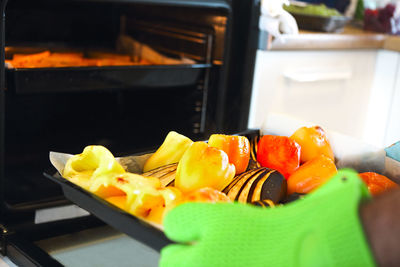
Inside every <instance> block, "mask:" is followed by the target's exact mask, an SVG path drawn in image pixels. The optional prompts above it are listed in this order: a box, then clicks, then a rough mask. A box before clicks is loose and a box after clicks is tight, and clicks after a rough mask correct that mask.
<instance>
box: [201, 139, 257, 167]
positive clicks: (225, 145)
mask: <svg viewBox="0 0 400 267" xmlns="http://www.w3.org/2000/svg"><path fill="white" fill-rule="evenodd" d="M208 145H209V146H211V147H216V148H219V149H221V150H223V151H224V152H225V153H226V154H227V155H228V158H229V162H230V163H232V164H233V165H235V169H236V174H240V173H242V172H244V171H245V170H246V169H247V165H248V164H249V158H250V143H249V140H248V139H247V137H246V136H238V135H224V134H213V135H211V136H210V139H209V140H208Z"/></svg>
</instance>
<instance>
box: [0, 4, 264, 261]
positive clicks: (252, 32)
mask: <svg viewBox="0 0 400 267" xmlns="http://www.w3.org/2000/svg"><path fill="white" fill-rule="evenodd" d="M0 2H1V11H2V14H3V16H2V21H1V36H0V44H1V49H0V52H1V55H0V59H1V62H0V71H1V72H0V89H1V90H0V114H1V115H0V183H1V184H0V200H1V201H0V203H1V209H0V212H1V213H0V227H1V228H2V232H1V233H0V251H1V253H2V254H3V255H6V256H8V257H9V258H10V259H11V260H12V261H13V262H15V263H17V264H18V265H21V266H29V265H32V266H35V265H36V266H55V265H62V264H65V265H68V262H60V261H59V260H56V259H55V258H54V257H52V256H51V255H50V254H51V253H49V250H52V251H54V250H56V248H55V247H57V245H55V244H56V243H57V242H58V243H57V244H67V243H68V242H70V243H71V242H72V243H74V242H76V239H73V238H72V239H71V238H70V239H69V240H67V239H66V237H65V235H66V234H68V235H69V236H71V235H72V236H74V235H75V236H76V237H79V238H77V239H79V240H80V238H81V237H82V236H86V237H88V240H91V239H90V238H91V237H93V236H96V237H99V236H98V235H96V234H94V233H95V232H96V231H94V230H93V229H102V230H101V231H100V232H101V234H100V237H99V239H100V240H102V242H100V243H99V244H100V245H99V246H100V247H101V246H102V245H101V244H109V248H112V247H115V246H116V245H115V243H113V242H111V241H113V240H114V241H115V240H120V241H118V242H120V243H118V244H120V246H121V247H124V248H125V247H129V245H126V243H129V244H130V245H132V244H133V245H132V246H133V247H135V248H136V251H137V254H138V257H140V255H141V256H143V255H147V254H146V253H150V254H149V255H150V256H149V257H153V256H154V255H157V253H155V252H154V251H150V252H149V250H148V248H146V247H145V246H143V244H141V243H139V242H136V243H135V241H134V240H131V239H130V238H127V237H126V236H122V235H121V234H120V233H118V232H116V231H115V230H112V229H111V228H109V227H108V226H106V225H105V224H104V222H102V221H101V220H99V219H97V218H96V217H95V216H90V215H88V213H86V212H85V211H83V210H80V209H79V208H77V207H76V206H74V205H73V204H72V203H71V202H70V201H68V200H67V199H66V198H65V197H64V194H63V192H62V190H61V188H60V186H59V185H58V184H56V183H54V182H52V181H50V180H49V179H46V178H45V177H44V176H43V171H44V170H46V168H48V167H49V166H50V163H49V158H48V154H49V151H62V152H66V153H71V154H75V153H78V152H80V151H81V150H82V148H83V147H84V146H86V145H88V144H100V145H104V146H106V147H107V148H109V149H110V150H111V151H113V153H114V154H115V155H120V156H123V155H130V154H134V153H137V152H141V151H149V150H151V149H153V148H154V146H155V145H157V144H159V143H161V141H162V140H163V138H164V136H165V135H166V134H167V133H168V132H169V131H170V130H175V131H178V132H180V133H182V134H184V135H186V136H188V137H190V138H192V139H193V140H204V139H206V138H207V137H208V136H209V135H210V134H211V133H217V132H223V133H236V132H240V131H244V130H246V129H247V124H248V116H249V107H250V98H251V89H252V80H253V70H254V62H255V54H256V50H257V46H258V36H259V30H258V18H259V12H260V3H259V1H258V0H232V1H230V0H59V1H51V0H38V1H31V0H8V1H7V0H1V1H0ZM82 231H83V232H84V234H82ZM97 232H98V231H97ZM115 236H117V237H118V238H117V237H115ZM57 238H58V241H57V242H56V241H55V240H56V239H57ZM49 240H53V242H50V241H49ZM60 240H61V241H60ZM74 240H75V241H74ZM110 240H111V241H110ZM121 240H122V241H121ZM82 242H84V241H82ZM87 242H89V243H90V242H91V241H87ZM121 242H122V243H121ZM132 242H133V243H132ZM121 244H122V245H121ZM124 244H125V245H124ZM71 246H72V245H71ZM74 246H75V247H76V246H78V247H79V244H74ZM66 251H67V252H68V251H71V250H66ZM100 251H101V250H100ZM131 251H132V250H127V249H126V251H125V256H127V257H129V256H130V255H131V254H130V253H132V252H131ZM64 252H65V251H64ZM67 252H65V253H66V254H65V253H64V254H63V255H67V256H65V257H66V258H67V259H73V258H74V257H85V256H84V255H86V256H87V257H89V258H90V257H92V259H93V258H94V257H93V256H91V255H92V254H90V250H88V251H86V250H84V252H82V253H81V254H79V253H78V254H71V255H69V254H68V253H67ZM93 253H97V252H93ZM74 255H75V256H74ZM76 255H80V256H76ZM82 255H83V256H82ZM88 255H89V256H88ZM151 255H153V256H151ZM115 257H116V258H117V259H121V255H118V253H117V254H116V256H115ZM154 257H157V256H154ZM95 258H96V259H97V260H99V259H100V260H99V262H101V261H102V260H101V259H102V258H104V259H107V258H108V257H107V255H98V256H97V257H95ZM144 258H145V259H144V260H143V262H142V264H143V265H146V257H144ZM137 259H139V258H137ZM123 261H127V262H128V263H130V264H131V265H135V264H134V262H135V257H133V256H132V258H131V259H126V257H125V258H124V260H123ZM105 262H107V261H105ZM103 264H105V263H104V262H103ZM110 264H111V263H110ZM121 264H122V261H121ZM122 265H123V264H122ZM138 265H141V264H138Z"/></svg>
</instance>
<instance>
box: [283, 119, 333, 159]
mask: <svg viewBox="0 0 400 267" xmlns="http://www.w3.org/2000/svg"><path fill="white" fill-rule="evenodd" d="M290 138H291V139H293V140H295V141H296V143H298V144H299V145H300V146H301V154H300V161H301V162H302V163H304V162H307V161H309V160H312V159H313V158H316V157H318V156H319V155H321V154H322V155H325V156H327V157H329V158H331V159H332V160H335V157H334V155H333V151H332V148H331V145H330V143H329V141H328V138H327V137H326V134H325V131H324V130H323V129H322V128H321V127H319V126H314V127H301V128H299V129H298V130H297V131H296V132H295V133H294V134H293V135H292V136H291V137H290Z"/></svg>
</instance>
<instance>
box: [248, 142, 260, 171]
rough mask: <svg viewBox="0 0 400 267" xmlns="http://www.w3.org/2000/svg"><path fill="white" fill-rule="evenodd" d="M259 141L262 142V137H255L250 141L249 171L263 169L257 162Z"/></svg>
mask: <svg viewBox="0 0 400 267" xmlns="http://www.w3.org/2000/svg"><path fill="white" fill-rule="evenodd" d="M259 140H260V137H259V136H255V137H254V138H253V139H251V141H250V159H249V165H248V166H247V170H248V171H249V170H252V169H257V168H260V167H261V165H260V163H259V162H258V161H257V147H258V141H259Z"/></svg>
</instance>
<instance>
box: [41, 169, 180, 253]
mask: <svg viewBox="0 0 400 267" xmlns="http://www.w3.org/2000/svg"><path fill="white" fill-rule="evenodd" d="M50 173H54V174H50ZM44 176H45V177H47V178H49V179H50V180H52V181H54V182H56V183H57V184H59V185H60V186H61V188H62V191H63V193H64V196H65V198H67V199H68V200H70V201H72V202H73V203H75V204H76V205H78V206H79V207H81V208H82V209H84V210H87V211H88V212H90V213H91V214H92V215H94V216H96V217H98V218H99V219H101V220H102V221H104V222H105V223H107V224H108V225H110V226H112V227H114V228H115V229H117V230H119V231H121V232H123V233H125V234H127V235H128V236H130V237H133V238H134V239H136V240H138V241H140V242H142V243H144V244H146V245H147V246H149V247H151V248H153V249H155V250H157V251H160V250H161V249H162V248H163V247H164V246H166V245H168V244H170V243H172V241H170V240H169V239H168V238H167V237H166V236H165V234H164V233H163V232H162V231H161V230H159V229H157V228H155V227H154V226H152V225H151V224H148V223H146V222H145V221H143V220H140V219H139V218H137V217H135V216H133V215H131V214H129V213H127V212H125V211H123V210H122V209H120V208H118V207H117V206H114V205H113V204H111V203H109V202H107V201H106V200H104V199H102V198H100V197H98V196H96V195H94V194H92V193H90V192H88V191H86V190H84V189H82V188H81V187H79V186H77V185H75V184H74V183H71V182H69V181H68V180H67V179H65V178H63V177H61V175H60V174H58V172H57V170H56V169H54V168H53V169H51V170H49V171H46V172H44Z"/></svg>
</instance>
